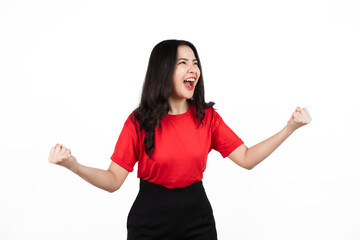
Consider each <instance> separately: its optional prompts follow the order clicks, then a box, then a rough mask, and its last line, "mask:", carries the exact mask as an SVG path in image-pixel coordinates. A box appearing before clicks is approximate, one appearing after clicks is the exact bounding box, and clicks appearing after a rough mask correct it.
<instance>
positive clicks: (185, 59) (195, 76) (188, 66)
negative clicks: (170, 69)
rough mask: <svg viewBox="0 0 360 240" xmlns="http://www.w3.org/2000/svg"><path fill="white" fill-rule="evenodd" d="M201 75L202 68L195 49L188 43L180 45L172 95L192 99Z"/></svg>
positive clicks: (177, 97)
mask: <svg viewBox="0 0 360 240" xmlns="http://www.w3.org/2000/svg"><path fill="white" fill-rule="evenodd" d="M199 77H200V69H199V67H198V61H197V59H196V57H195V54H194V52H193V50H192V49H191V48H190V47H188V46H186V45H181V46H179V47H178V49H177V57H176V63H175V69H174V74H173V92H172V94H171V97H173V98H176V99H183V98H185V99H190V98H191V97H192V96H193V95H194V89H195V86H196V84H197V82H198V80H199Z"/></svg>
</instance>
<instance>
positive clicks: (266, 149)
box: [244, 126, 294, 169]
mask: <svg viewBox="0 0 360 240" xmlns="http://www.w3.org/2000/svg"><path fill="white" fill-rule="evenodd" d="M293 132H294V131H293V130H290V129H289V128H288V127H287V126H286V127H284V128H283V129H282V130H281V131H280V132H278V133H277V134H275V135H274V136H272V137H270V138H268V139H266V140H264V141H262V142H260V143H258V144H256V145H254V146H252V147H250V148H249V149H247V151H246V154H245V161H244V162H245V163H246V165H247V166H248V169H252V168H253V167H255V166H256V165H257V164H259V163H260V162H262V161H263V160H264V159H265V158H267V157H268V156H269V155H270V154H271V153H272V152H273V151H274V150H275V149H277V148H278V147H279V146H280V145H281V144H282V143H283V142H284V141H285V140H286V139H287V138H288V137H289V136H290V135H291V134H292V133H293Z"/></svg>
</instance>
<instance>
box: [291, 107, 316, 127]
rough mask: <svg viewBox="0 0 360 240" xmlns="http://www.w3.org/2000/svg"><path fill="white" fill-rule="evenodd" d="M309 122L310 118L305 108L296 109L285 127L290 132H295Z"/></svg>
mask: <svg viewBox="0 0 360 240" xmlns="http://www.w3.org/2000/svg"><path fill="white" fill-rule="evenodd" d="M310 122H311V116H310V114H309V111H308V110H307V108H303V109H301V108H300V107H297V108H296V110H295V112H294V113H293V114H292V116H291V118H290V120H289V121H288V123H287V126H288V127H289V128H290V129H291V130H292V131H295V130H296V129H298V128H299V127H302V126H304V125H306V124H308V123H310Z"/></svg>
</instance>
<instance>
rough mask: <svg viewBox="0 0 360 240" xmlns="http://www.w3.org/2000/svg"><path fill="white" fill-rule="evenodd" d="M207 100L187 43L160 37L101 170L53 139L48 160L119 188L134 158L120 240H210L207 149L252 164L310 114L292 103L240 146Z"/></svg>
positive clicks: (212, 228) (212, 235) (99, 184)
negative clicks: (254, 140) (135, 183)
mask: <svg viewBox="0 0 360 240" xmlns="http://www.w3.org/2000/svg"><path fill="white" fill-rule="evenodd" d="M213 105H214V103H213V102H210V103H206V102H205V97H204V82H203V77H202V74H201V64H200V59H199V56H198V53H197V51H196V49H195V47H194V46H193V45H192V44H191V43H190V42H187V41H179V40H166V41H163V42H160V43H159V44H157V45H156V46H155V47H154V49H153V51H152V53H151V56H150V59H149V65H148V69H147V73H146V77H145V81H144V86H143V91H142V96H141V101H140V104H139V107H138V108H137V109H135V110H134V111H133V112H132V113H131V114H130V116H129V117H128V119H127V120H126V121H125V124H124V127H123V129H122V131H121V133H120V136H119V138H118V141H117V143H116V146H115V149H114V153H113V155H112V156H111V160H112V161H111V163H110V166H109V168H108V170H101V169H95V168H90V167H86V166H83V165H81V164H80V163H78V162H77V160H76V158H75V157H74V156H72V155H71V151H70V149H67V148H65V147H64V146H62V145H59V144H57V145H56V146H55V147H53V148H52V149H51V153H50V156H49V161H50V162H51V163H55V164H58V165H61V166H64V167H66V168H68V169H70V170H71V171H73V172H74V173H76V174H77V175H79V176H80V177H82V178H83V179H85V180H86V181H88V182H89V183H91V184H93V185H94V186H96V187H99V188H101V189H104V190H106V191H109V192H114V191H116V190H118V189H119V188H120V187H121V185H122V184H123V182H124V181H125V179H126V177H127V176H128V174H129V172H132V171H133V167H134V165H135V163H136V162H138V177H139V178H140V191H139V194H138V196H137V198H136V200H135V202H134V204H133V206H132V208H131V210H130V212H129V216H128V223H127V227H128V239H136V240H141V239H147V240H148V239H157V240H159V239H167V240H168V239H193V240H196V239H199V240H200V239H204V240H205V239H206V240H212V239H217V234H216V227H215V220H214V217H213V213H212V209H211V205H210V203H209V201H208V199H207V197H206V193H205V190H204V188H203V185H202V181H201V180H202V177H203V172H204V171H205V168H206V160H207V155H208V153H209V151H210V150H212V149H215V150H217V151H219V152H220V153H221V155H222V156H223V157H224V158H225V157H228V158H230V159H231V160H232V161H234V162H235V163H236V164H238V165H239V166H241V167H244V168H246V169H252V168H253V167H254V166H256V165H257V164H258V163H260V162H261V161H262V160H264V159H265V158H266V157H267V156H269V155H270V154H271V153H272V152H273V151H274V150H275V149H276V148H277V147H278V146H279V145H280V144H281V143H282V142H283V141H284V140H285V139H286V138H287V137H288V136H290V135H291V134H292V133H293V132H294V131H295V130H296V129H297V128H299V127H301V126H303V125H305V124H307V123H309V122H310V121H311V117H310V115H309V113H308V111H307V109H306V108H304V109H301V108H297V109H296V111H295V112H294V113H293V114H292V116H291V118H290V120H289V121H288V122H287V124H286V126H285V127H284V128H283V129H282V130H281V131H280V132H279V133H277V134H275V135H274V136H272V137H270V138H268V139H266V140H264V141H263V142H261V143H259V144H257V145H255V146H253V147H251V148H248V147H246V145H245V144H244V143H243V141H242V140H241V139H240V138H239V137H238V136H237V135H236V134H235V133H234V132H233V131H232V130H231V129H230V128H229V127H228V126H227V125H226V124H225V123H224V121H223V120H222V118H221V117H220V115H219V114H218V113H217V112H216V111H215V110H214V108H213V107H212V106H213Z"/></svg>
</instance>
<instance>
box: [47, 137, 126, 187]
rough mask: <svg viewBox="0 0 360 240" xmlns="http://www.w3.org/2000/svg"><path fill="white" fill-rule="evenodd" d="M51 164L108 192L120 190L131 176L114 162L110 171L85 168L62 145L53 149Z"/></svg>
mask: <svg viewBox="0 0 360 240" xmlns="http://www.w3.org/2000/svg"><path fill="white" fill-rule="evenodd" d="M49 162H51V163H53V164H57V165H60V166H63V167H65V168H67V169H69V170H70V171H72V172H74V173H76V174H77V175H79V176H80V177H81V178H82V179H84V180H85V181H87V182H88V183H90V184H92V185H94V186H95V187H98V188H101V189H103V190H105V191H108V192H115V191H116V190H118V189H119V188H120V187H121V185H122V184H123V183H124V181H125V179H126V177H127V176H128V174H129V172H128V171H127V170H126V169H124V168H123V167H121V166H120V165H118V164H117V163H114V162H111V163H110V166H109V168H108V170H103V169H98V168H92V167H87V166H84V165H82V164H80V163H78V162H77V160H76V158H75V157H74V156H73V155H71V151H70V149H67V148H65V147H63V146H62V145H60V144H56V146H55V147H52V148H51V151H50V156H49Z"/></svg>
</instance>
